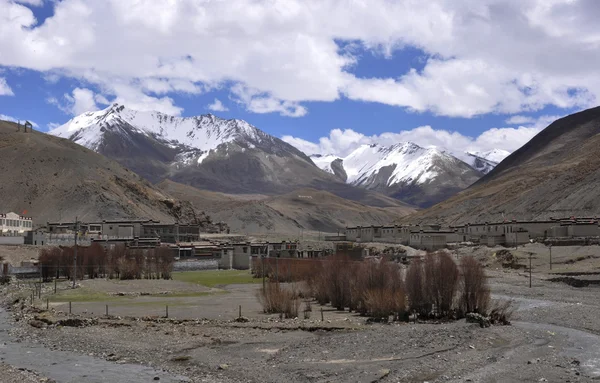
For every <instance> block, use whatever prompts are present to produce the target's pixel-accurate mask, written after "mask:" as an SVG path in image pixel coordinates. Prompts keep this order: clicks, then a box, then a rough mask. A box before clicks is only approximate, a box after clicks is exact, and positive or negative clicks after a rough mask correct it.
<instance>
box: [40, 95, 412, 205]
mask: <svg viewBox="0 0 600 383" xmlns="http://www.w3.org/2000/svg"><path fill="white" fill-rule="evenodd" d="M49 133H50V134H52V135H55V136H60V137H64V138H67V139H70V140H71V141H74V142H76V143H78V144H80V145H83V146H86V147H88V148H90V149H92V150H94V151H96V152H98V153H100V154H102V155H104V156H106V157H109V158H111V159H113V160H116V161H117V162H119V163H120V164H121V165H123V166H125V167H126V168H128V169H131V170H133V171H134V172H136V173H137V174H139V175H141V176H143V177H144V178H146V179H148V180H149V181H151V182H153V183H158V182H161V181H163V180H165V179H168V180H171V181H175V182H179V183H182V184H185V185H190V186H194V187H196V188H199V189H203V190H211V191H220V192H225V193H250V194H256V193H258V194H268V195H274V194H282V193H288V192H291V191H293V190H296V189H299V188H304V187H312V188H315V189H320V190H326V191H330V192H332V193H334V194H336V195H338V196H341V197H343V198H347V199H351V200H355V201H359V202H361V203H364V204H366V205H372V206H381V207H383V206H403V204H402V202H400V201H394V200H393V199H391V198H389V197H387V196H383V195H381V194H379V193H376V192H371V191H368V190H364V189H361V188H358V187H355V186H352V185H350V184H346V183H345V182H343V181H340V179H338V177H336V176H334V175H332V174H329V173H327V172H324V171H322V170H321V169H320V168H319V167H317V166H316V165H315V164H314V163H313V161H311V159H310V158H309V157H308V156H307V155H306V154H304V153H303V152H301V151H300V150H298V149H297V148H295V147H294V146H292V145H290V144H288V143H286V142H284V141H282V140H280V139H279V138H276V137H273V136H271V135H269V134H267V133H265V132H263V131H261V130H260V129H258V128H256V127H254V126H252V125H251V124H249V123H247V122H246V121H242V120H234V119H232V120H225V119H222V118H219V117H216V116H214V115H211V114H208V115H201V116H197V117H174V116H169V115H166V114H163V113H159V112H141V111H136V110H132V109H130V108H127V107H125V106H124V105H118V104H115V105H112V106H110V107H108V108H106V109H104V110H101V111H97V112H89V113H84V114H82V115H80V116H78V117H75V118H73V119H72V120H70V121H68V122H67V123H66V124H64V125H62V126H60V127H58V128H56V129H54V130H52V131H50V132H49ZM333 167H334V168H335V165H333Z"/></svg>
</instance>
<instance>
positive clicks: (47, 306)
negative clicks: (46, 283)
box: [46, 298, 50, 310]
mask: <svg viewBox="0 0 600 383" xmlns="http://www.w3.org/2000/svg"><path fill="white" fill-rule="evenodd" d="M49 308H50V299H48V298H46V310H48V309H49Z"/></svg>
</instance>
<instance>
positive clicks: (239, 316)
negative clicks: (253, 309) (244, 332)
mask: <svg viewBox="0 0 600 383" xmlns="http://www.w3.org/2000/svg"><path fill="white" fill-rule="evenodd" d="M241 317H242V305H240V312H239V315H238V318H241Z"/></svg>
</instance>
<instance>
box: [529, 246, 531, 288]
mask: <svg viewBox="0 0 600 383" xmlns="http://www.w3.org/2000/svg"><path fill="white" fill-rule="evenodd" d="M529 288H531V253H529Z"/></svg>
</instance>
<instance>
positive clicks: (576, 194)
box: [404, 107, 600, 224]
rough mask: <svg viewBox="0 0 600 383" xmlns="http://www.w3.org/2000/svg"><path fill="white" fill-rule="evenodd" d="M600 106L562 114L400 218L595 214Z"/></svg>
mask: <svg viewBox="0 0 600 383" xmlns="http://www.w3.org/2000/svg"><path fill="white" fill-rule="evenodd" d="M598 133H600V107H597V108H593V109H588V110H585V111H582V112H579V113H575V114H573V115H570V116H567V117H564V118H561V119H559V120H557V121H555V122H553V123H552V124H551V125H549V126H548V127H547V128H546V129H544V130H543V131H542V132H540V133H539V134H538V135H537V136H535V137H534V138H533V139H532V140H531V141H529V142H528V143H527V144H525V145H524V146H523V147H522V148H520V149H519V150H517V151H516V152H514V153H513V154H511V155H510V156H509V157H508V158H506V159H505V160H504V161H502V162H501V163H500V164H499V165H498V166H497V167H496V168H495V169H494V170H493V171H491V172H490V173H489V174H487V175H486V176H484V177H483V178H482V179H481V180H479V181H478V182H476V183H475V184H474V185H472V186H471V187H469V188H468V189H466V190H465V191H463V192H461V193H459V194H458V195H456V196H454V197H451V198H449V199H448V200H446V201H444V202H441V203H439V204H437V205H435V206H433V207H431V208H429V209H426V210H423V211H420V212H417V213H416V214H413V215H411V216H410V217H407V218H406V219H405V220H404V221H410V222H432V221H438V222H445V223H455V224H458V223H466V222H484V221H493V220H501V219H503V217H505V218H507V219H512V218H515V219H520V220H522V219H545V218H550V217H562V216H571V215H576V216H597V215H600V199H599V198H598V195H599V194H600V156H599V155H598V152H599V150H600V135H598Z"/></svg>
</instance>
